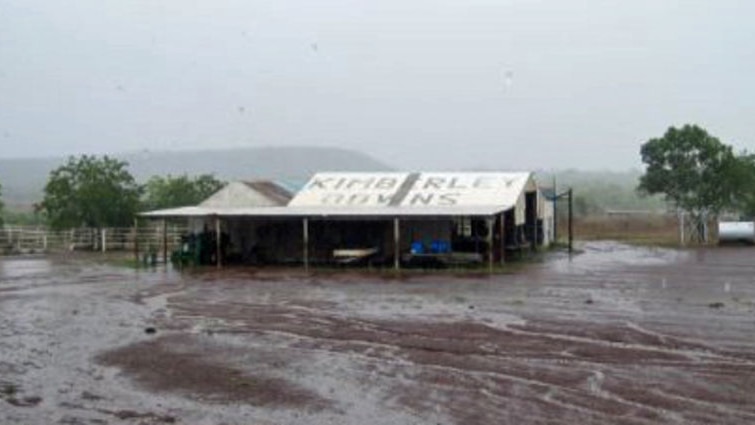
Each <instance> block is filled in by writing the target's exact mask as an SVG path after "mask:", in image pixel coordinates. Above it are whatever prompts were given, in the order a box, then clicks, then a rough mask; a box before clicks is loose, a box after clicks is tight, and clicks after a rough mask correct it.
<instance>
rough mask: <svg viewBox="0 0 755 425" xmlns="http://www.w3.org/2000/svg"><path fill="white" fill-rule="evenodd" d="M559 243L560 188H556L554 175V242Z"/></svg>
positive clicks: (554, 176)
mask: <svg viewBox="0 0 755 425" xmlns="http://www.w3.org/2000/svg"><path fill="white" fill-rule="evenodd" d="M551 243H554V244H557V243H558V187H556V175H555V174H553V241H551Z"/></svg>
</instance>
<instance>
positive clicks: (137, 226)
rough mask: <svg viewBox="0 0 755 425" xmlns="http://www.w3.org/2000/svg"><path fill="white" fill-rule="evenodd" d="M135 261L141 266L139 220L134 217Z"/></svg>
mask: <svg viewBox="0 0 755 425" xmlns="http://www.w3.org/2000/svg"><path fill="white" fill-rule="evenodd" d="M134 259H135V260H136V264H137V265H139V219H138V218H136V217H134Z"/></svg>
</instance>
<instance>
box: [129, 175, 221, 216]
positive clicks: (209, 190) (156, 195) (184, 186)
mask: <svg viewBox="0 0 755 425" xmlns="http://www.w3.org/2000/svg"><path fill="white" fill-rule="evenodd" d="M223 186H225V182H222V181H220V180H218V179H216V178H215V176H213V175H211V174H203V175H201V176H197V177H194V178H193V179H192V178H189V177H188V176H187V175H185V174H184V175H182V176H178V177H173V176H167V177H160V176H153V177H152V178H150V179H149V181H148V182H147V184H146V186H145V199H144V202H143V208H144V209H146V210H156V209H161V208H174V207H184V206H190V205H196V204H198V203H200V202H202V201H203V200H205V199H207V198H208V197H209V196H210V195H212V194H213V193H215V192H217V191H218V190H219V189H220V188H222V187H223Z"/></svg>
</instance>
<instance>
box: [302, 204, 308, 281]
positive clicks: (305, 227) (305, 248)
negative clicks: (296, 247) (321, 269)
mask: <svg viewBox="0 0 755 425" xmlns="http://www.w3.org/2000/svg"><path fill="white" fill-rule="evenodd" d="M302 235H303V241H302V243H303V251H304V252H303V255H304V270H305V271H307V270H309V219H308V218H306V217H305V218H304V219H303V220H302Z"/></svg>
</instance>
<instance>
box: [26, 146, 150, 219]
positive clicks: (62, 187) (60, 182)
mask: <svg viewBox="0 0 755 425" xmlns="http://www.w3.org/2000/svg"><path fill="white" fill-rule="evenodd" d="M127 166H128V163H127V162H124V161H119V160H117V159H114V158H109V157H108V156H104V157H101V158H99V157H96V156H90V155H83V156H81V157H78V158H75V157H69V158H68V162H66V163H65V164H64V165H61V166H60V167H58V168H56V169H55V170H53V171H52V172H50V178H49V179H48V181H47V185H46V186H45V190H44V193H45V196H44V199H43V200H42V202H41V203H40V204H39V205H38V206H37V209H38V210H39V211H42V212H43V213H44V214H45V215H46V216H47V219H48V223H49V225H50V226H51V227H53V228H56V229H60V228H67V227H76V226H87V227H107V226H128V225H130V224H131V220H132V219H133V217H134V214H135V213H136V212H137V209H138V207H139V197H140V195H141V191H142V190H141V187H140V186H139V185H138V184H136V182H135V180H134V178H133V176H131V174H130V173H129V172H128V170H127V168H126V167H127Z"/></svg>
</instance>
